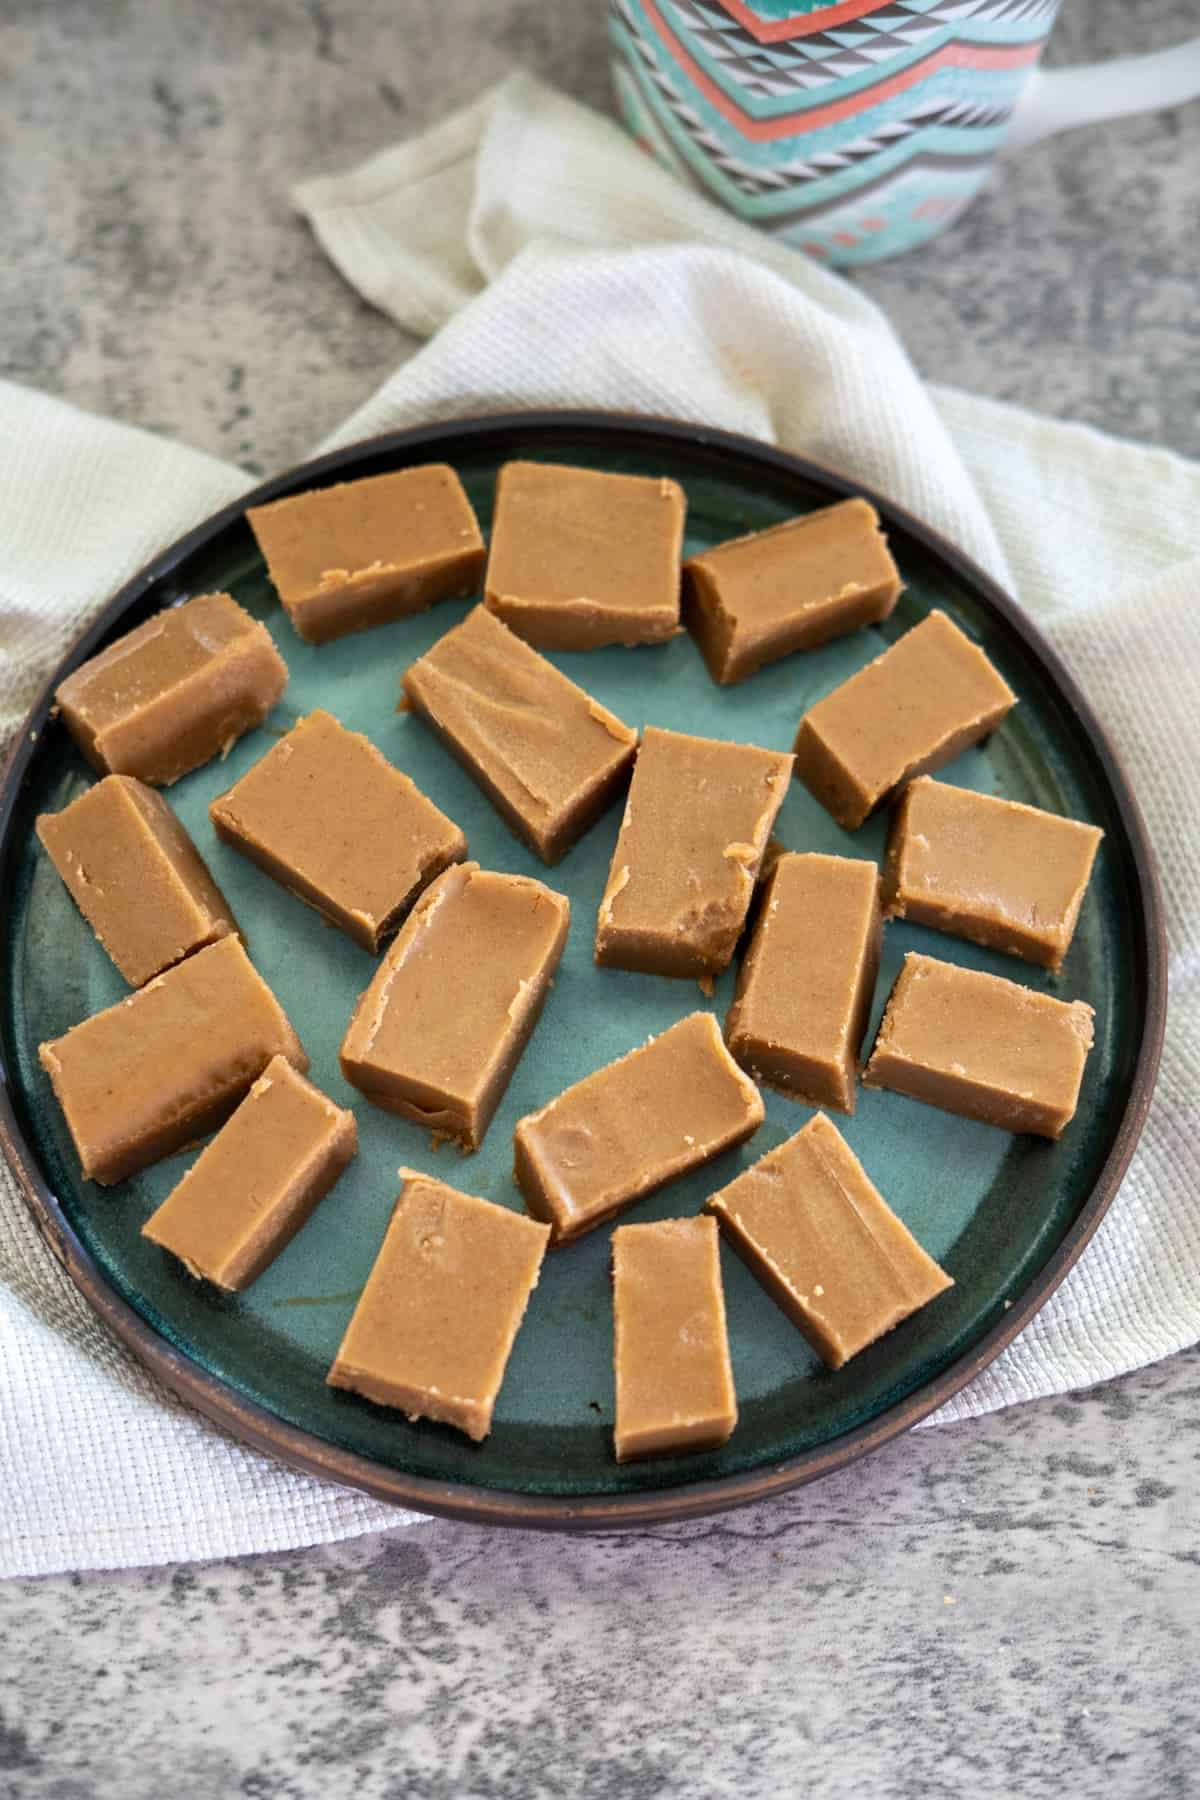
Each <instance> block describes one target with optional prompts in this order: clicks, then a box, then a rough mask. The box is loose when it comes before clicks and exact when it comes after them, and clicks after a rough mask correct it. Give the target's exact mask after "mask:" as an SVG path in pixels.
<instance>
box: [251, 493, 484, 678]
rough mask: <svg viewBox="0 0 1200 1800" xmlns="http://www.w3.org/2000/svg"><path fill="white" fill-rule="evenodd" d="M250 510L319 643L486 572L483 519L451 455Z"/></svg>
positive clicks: (281, 588) (455, 594)
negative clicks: (449, 461) (440, 460)
mask: <svg viewBox="0 0 1200 1800" xmlns="http://www.w3.org/2000/svg"><path fill="white" fill-rule="evenodd" d="M246 517H247V519H248V520H249V521H250V528H251V530H252V531H253V532H254V535H255V537H256V538H257V540H258V547H259V549H260V550H261V551H262V553H263V556H264V557H265V559H266V564H267V570H268V572H269V574H270V577H271V580H272V581H273V582H274V584H275V588H276V592H277V593H278V595H279V598H280V599H281V600H282V602H283V604H284V606H285V608H286V609H287V614H288V617H289V618H290V619H291V621H292V624H293V625H294V626H295V628H296V630H297V632H298V633H299V635H300V636H301V637H302V638H304V639H305V641H306V642H307V643H310V644H324V643H327V642H328V641H329V640H330V639H331V638H339V637H345V636H346V635H347V633H348V632H351V631H366V630H368V629H369V627H371V626H372V625H386V624H388V623H390V622H391V621H392V620H393V619H405V618H407V617H408V616H409V615H410V614H411V613H418V612H424V611H425V610H426V609H427V608H428V607H430V606H433V605H434V604H435V603H436V602H437V601H439V600H459V599H462V598H464V597H465V596H466V595H467V594H470V593H472V592H473V591H474V590H475V588H476V587H478V585H479V578H480V576H481V575H482V574H483V565H484V560H485V557H486V552H485V550H484V545H483V538H482V536H481V534H480V530H479V522H478V520H477V519H476V517H475V513H474V510H473V509H472V506H471V502H470V501H469V500H468V499H467V496H466V492H465V490H464V488H463V484H462V482H461V481H460V480H459V478H458V476H457V475H456V474H455V472H454V470H453V469H452V468H450V467H449V466H448V464H446V463H428V464H425V465H423V466H422V467H420V468H415V469H396V470H393V471H392V473H390V474H388V475H368V476H365V477H364V478H363V479H362V480H361V481H342V482H338V483H337V484H336V485H335V486H333V487H326V488H312V489H310V490H309V491H308V492H307V493H304V494H291V495H289V496H288V498H287V499H285V500H272V501H270V502H269V503H268V504H267V505H266V506H252V507H249V508H248V509H247V512H246Z"/></svg>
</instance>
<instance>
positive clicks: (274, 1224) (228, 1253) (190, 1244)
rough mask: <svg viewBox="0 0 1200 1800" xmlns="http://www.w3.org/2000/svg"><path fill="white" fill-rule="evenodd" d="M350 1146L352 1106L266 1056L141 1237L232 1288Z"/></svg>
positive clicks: (281, 1239) (354, 1143)
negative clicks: (239, 1100)
mask: <svg viewBox="0 0 1200 1800" xmlns="http://www.w3.org/2000/svg"><path fill="white" fill-rule="evenodd" d="M357 1148H358V1128H357V1126H356V1125H355V1123H354V1114H353V1113H352V1112H347V1111H345V1110H344V1108H342V1107H340V1106H335V1105H334V1103H333V1101H332V1100H329V1099H327V1098H326V1096H325V1095H324V1094H322V1093H321V1092H320V1090H319V1089H318V1088H315V1087H314V1086H313V1085H312V1083H311V1082H310V1081H308V1080H306V1079H305V1077H304V1076H303V1075H299V1074H297V1072H296V1070H295V1069H293V1067H292V1065H291V1064H290V1063H289V1062H288V1060H287V1058H286V1057H283V1056H275V1057H272V1059H271V1061H270V1062H269V1063H268V1064H267V1066H266V1068H265V1069H264V1070H263V1072H262V1074H261V1075H260V1076H259V1078H258V1080H257V1081H256V1082H255V1083H254V1086H253V1087H252V1088H251V1089H250V1092H249V1093H248V1094H247V1095H246V1098H245V1099H244V1100H243V1101H242V1103H241V1105H240V1106H239V1107H238V1108H237V1110H236V1111H235V1112H234V1113H233V1114H232V1115H231V1116H230V1118H228V1119H227V1120H226V1122H225V1124H224V1125H222V1127H221V1129H220V1131H218V1133H217V1135H216V1137H215V1138H213V1140H212V1142H211V1143H209V1144H207V1145H206V1146H205V1148H204V1149H203V1150H202V1151H201V1152H200V1155H199V1156H198V1157H197V1159H196V1161H195V1162H194V1163H193V1164H192V1166H191V1168H190V1169H189V1170H188V1172H187V1174H186V1175H185V1176H184V1177H183V1180H182V1181H181V1182H180V1183H179V1184H178V1186H177V1187H175V1188H173V1189H172V1190H171V1192H170V1193H169V1194H168V1195H167V1198H166V1199H165V1200H164V1201H163V1203H162V1205H161V1206H160V1207H159V1208H158V1209H157V1211H155V1212H153V1213H151V1215H150V1217H149V1218H148V1219H147V1220H146V1223H145V1224H144V1225H143V1226H142V1236H143V1237H144V1238H149V1239H150V1240H151V1242H152V1243H155V1244H159V1245H160V1246H161V1247H162V1248H163V1249H164V1250H169V1251H170V1253H171V1255H172V1256H176V1257H178V1258H179V1260H180V1262H181V1263H182V1264H183V1265H184V1267H185V1268H186V1269H188V1270H189V1271H190V1273H191V1274H193V1275H196V1276H199V1277H202V1278H203V1279H204V1280H206V1281H211V1282H213V1283H214V1285H215V1286H216V1287H219V1288H224V1289H226V1290H227V1292H229V1293H237V1292H239V1291H240V1290H241V1289H242V1288H246V1287H249V1285H250V1283H251V1282H252V1281H255V1280H257V1278H258V1277H259V1276H260V1275H261V1274H262V1272H263V1270H264V1269H265V1268H266V1267H267V1265H268V1264H269V1263H272V1262H274V1260H275V1258H276V1257H277V1256H278V1255H279V1252H280V1251H281V1250H282V1249H283V1248H284V1247H285V1245H287V1244H289V1243H290V1242H291V1240H292V1239H293V1238H294V1237H295V1235H296V1233H297V1232H298V1231H299V1229H300V1227H301V1226H302V1225H303V1224H304V1222H305V1221H306V1220H307V1219H308V1218H309V1217H310V1216H311V1214H312V1213H313V1211H314V1209H315V1208H316V1206H317V1203H318V1202H319V1201H321V1200H323V1199H324V1198H325V1195H326V1194H327V1193H328V1192H329V1190H330V1188H331V1187H332V1186H333V1185H334V1183H335V1182H336V1181H337V1179H338V1177H339V1176H340V1175H341V1174H342V1172H343V1170H344V1169H345V1167H346V1165H347V1163H348V1162H349V1161H350V1159H351V1157H352V1156H353V1155H354V1153H355V1151H356V1150H357Z"/></svg>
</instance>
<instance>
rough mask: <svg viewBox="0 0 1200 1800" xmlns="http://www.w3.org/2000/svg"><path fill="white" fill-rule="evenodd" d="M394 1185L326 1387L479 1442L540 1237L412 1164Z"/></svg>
mask: <svg viewBox="0 0 1200 1800" xmlns="http://www.w3.org/2000/svg"><path fill="white" fill-rule="evenodd" d="M400 1179H401V1181H402V1182H403V1184H404V1185H403V1188H402V1189H401V1193H400V1198H399V1199H398V1200H397V1202H396V1209H395V1211H394V1212H393V1214H392V1218H391V1223H390V1224H389V1226H388V1228H387V1234H386V1236H385V1237H384V1240H383V1245H382V1248H381V1249H380V1252H379V1255H378V1256H377V1257H376V1259H375V1266H374V1268H373V1269H372V1270H371V1273H370V1275H369V1277H368V1279H367V1285H366V1287H365V1288H364V1289H363V1291H362V1296H361V1298H360V1299H359V1302H358V1305H357V1306H356V1307H355V1309H354V1316H353V1318H352V1319H351V1320H350V1324H349V1325H348V1327H347V1329H346V1335H345V1337H344V1338H343V1339H342V1342H341V1347H340V1349H339V1350H338V1353H337V1358H336V1360H335V1362H334V1364H333V1367H332V1368H331V1369H330V1371H329V1376H328V1381H329V1385H330V1387H339V1388H350V1389H352V1390H353V1392H354V1393H356V1394H362V1395H363V1396H364V1398H365V1399H367V1400H374V1401H375V1403H376V1404H377V1405H378V1406H395V1407H399V1409H400V1410H401V1411H402V1412H404V1413H406V1414H407V1415H408V1417H409V1418H410V1419H438V1420H440V1421H441V1422H442V1423H443V1424H444V1425H453V1426H455V1427H456V1428H457V1430H459V1431H465V1432H466V1434H467V1436H468V1437H469V1438H474V1440H475V1441H476V1443H478V1442H479V1441H480V1440H481V1439H482V1438H485V1437H486V1436H487V1434H488V1432H489V1431H490V1430H491V1428H492V1410H493V1408H494V1406H495V1404H496V1395H497V1394H498V1393H499V1391H500V1384H501V1382H502V1381H503V1380H504V1370H505V1367H506V1366H507V1363H508V1358H509V1353H510V1352H511V1350H512V1347H513V1341H514V1339H515V1338H516V1335H517V1332H518V1330H519V1329H520V1325H521V1320H522V1319H523V1318H524V1316H525V1308H526V1306H527V1305H528V1303H529V1296H530V1294H531V1293H532V1292H533V1290H534V1288H535V1287H536V1286H537V1281H538V1274H539V1272H540V1270H541V1266H542V1257H543V1255H544V1254H545V1249H546V1240H547V1238H548V1236H549V1232H548V1231H547V1229H546V1227H545V1226H544V1225H539V1224H537V1223H536V1222H535V1221H534V1220H533V1219H527V1218H525V1217H523V1215H522V1214H520V1213H515V1212H509V1211H508V1209H507V1208H506V1207H503V1206H495V1205H493V1203H492V1202H491V1201H490V1200H479V1199H476V1198H475V1196H474V1195H473V1194H461V1193H459V1191H458V1189H457V1188H452V1187H447V1186H446V1185H445V1183H444V1182H441V1181H434V1180H433V1178H432V1177H431V1176H429V1175H422V1174H421V1173H420V1172H419V1171H418V1170H416V1169H401V1170H400Z"/></svg>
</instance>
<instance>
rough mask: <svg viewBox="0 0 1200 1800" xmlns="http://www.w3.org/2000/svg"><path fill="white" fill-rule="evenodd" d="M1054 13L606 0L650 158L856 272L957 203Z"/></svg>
mask: <svg viewBox="0 0 1200 1800" xmlns="http://www.w3.org/2000/svg"><path fill="white" fill-rule="evenodd" d="M1058 3H1059V0H890V3H888V4H882V5H875V6H873V7H871V6H870V0H842V4H841V5H838V6H829V5H824V6H819V7H817V6H809V7H808V8H807V9H806V12H805V14H804V16H803V18H802V19H801V20H800V22H799V23H797V18H796V16H795V14H796V9H795V7H790V8H788V9H786V14H784V10H783V9H781V8H779V7H774V8H773V9H772V10H770V11H769V10H768V9H767V8H766V6H765V5H760V6H759V7H757V8H755V9H754V12H753V14H751V10H750V8H749V7H748V6H747V5H745V4H744V0H615V3H614V5H613V9H612V25H611V32H612V39H613V45H614V50H615V53H616V58H615V65H614V74H615V80H616V87H617V96H618V103H619V105H620V108H621V111H622V113H623V115H624V117H625V121H626V123H627V124H628V126H629V128H630V129H631V130H632V131H633V132H634V134H635V136H637V137H638V138H639V139H640V140H641V141H642V143H643V144H644V145H645V147H646V148H647V149H648V150H649V151H650V152H651V153H652V154H653V155H655V156H656V157H657V158H658V159H659V160H660V161H662V162H664V163H666V164H667V166H668V167H670V168H672V169H673V170H674V171H675V173H676V174H678V175H680V176H682V177H684V178H685V179H688V180H690V181H692V182H694V183H695V184H696V185H698V186H699V187H700V188H701V189H703V190H705V191H707V192H708V193H710V194H711V195H712V196H713V197H714V198H716V199H718V200H720V201H721V202H722V203H723V204H724V205H725V206H727V207H730V208H731V209H732V210H733V211H735V212H736V213H738V214H740V215H741V216H742V217H743V218H746V219H748V220H750V221H751V222H753V223H756V224H759V225H762V226H763V227H764V228H765V229H767V230H770V231H772V232H773V233H775V234H777V235H779V236H781V237H783V238H784V239H785V240H787V241H789V242H795V243H798V244H800V245H801V246H802V247H803V248H805V249H807V250H808V251H810V253H812V254H814V255H817V256H820V257H822V258H824V259H827V260H829V261H830V262H837V263H854V262H865V261H870V260H874V259H875V258H876V257H879V256H883V255H892V254H894V253H895V252H896V251H898V250H902V249H907V248H911V247H912V246H913V245H915V244H917V243H920V242H922V241H923V240H924V239H925V238H927V237H931V236H932V235H933V234H934V232H935V231H938V230H940V229H941V228H942V226H943V225H944V224H945V223H946V221H947V220H948V219H949V218H950V217H952V216H953V215H954V214H955V213H957V212H958V211H960V210H961V209H962V208H963V207H964V206H965V205H966V204H967V202H968V201H969V200H970V199H971V197H972V196H973V195H974V194H975V192H976V191H977V189H978V187H979V185H980V183H981V182H982V180H983V179H984V176H985V174H986V170H987V166H988V164H989V163H990V161H991V160H992V158H993V156H994V155H995V152H996V149H997V148H998V146H999V144H1000V142H1001V141H1002V139H1003V136H1004V133H1005V130H1006V128H1007V124H1008V121H1009V118H1010V116H1011V113H1012V110H1013V107H1014V105H1015V102H1016V99H1017V96H1018V94H1019V92H1020V90H1021V87H1022V86H1023V84H1024V82H1025V80H1026V78H1027V76H1028V74H1029V71H1030V68H1031V67H1032V65H1033V64H1034V63H1035V62H1036V60H1037V59H1038V57H1039V56H1040V54H1041V49H1042V46H1043V45H1044V42H1045V39H1046V36H1047V34H1048V32H1049V30H1050V27H1051V25H1052V24H1053V20H1054V14H1055V12H1056V11H1057V7H1058ZM855 8H857V12H858V14H859V15H860V16H859V17H858V18H857V19H856V20H851V21H850V22H848V23H832V22H831V21H832V20H838V19H844V17H845V15H846V14H847V13H848V12H852V11H854V10H855ZM751 19H753V21H754V23H755V24H756V25H757V27H758V29H759V30H767V31H774V32H775V33H776V34H777V35H776V37H775V39H773V40H771V41H762V40H761V39H760V38H759V37H757V36H756V35H755V31H754V29H753V27H752V25H751V24H750V23H748V21H750V20H751ZM785 29H786V30H788V31H789V32H790V31H792V30H793V29H795V31H796V32H798V33H799V35H796V36H788V37H787V38H782V37H780V36H779V35H778V34H779V33H780V32H781V31H783V30H785Z"/></svg>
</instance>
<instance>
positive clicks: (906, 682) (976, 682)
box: [796, 612, 1016, 831]
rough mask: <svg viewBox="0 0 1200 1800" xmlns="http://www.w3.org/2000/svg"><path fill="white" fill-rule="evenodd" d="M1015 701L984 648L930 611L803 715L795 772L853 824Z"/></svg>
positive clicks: (842, 820)
mask: <svg viewBox="0 0 1200 1800" xmlns="http://www.w3.org/2000/svg"><path fill="white" fill-rule="evenodd" d="M1015 704H1016V695H1015V694H1014V693H1013V692H1012V690H1011V688H1010V687H1009V686H1008V684H1007V682H1005V681H1003V680H1002V679H1001V677H1000V676H999V675H998V674H997V673H996V670H995V669H994V668H993V667H992V665H991V663H990V662H989V661H988V659H987V657H986V656H985V655H984V653H983V651H982V650H980V649H979V647H978V646H977V645H976V644H973V643H972V642H971V640H970V638H969V637H967V636H966V635H965V634H964V633H963V632H961V631H960V630H959V629H958V626H957V625H955V624H954V623H953V621H952V620H950V619H948V618H947V617H946V615H945V613H943V612H931V613H930V614H929V616H928V618H925V619H922V621H921V623H920V624H919V625H914V626H913V628H912V630H911V631H906V632H905V633H904V636H903V637H899V638H897V639H896V641H895V643H894V644H891V645H889V647H888V648H887V649H886V650H885V651H884V652H883V655H882V656H877V657H876V658H875V660H874V662H870V663H868V664H867V665H866V667H865V668H863V669H860V670H859V671H858V673H857V674H856V675H851V677H850V679H849V680H848V681H844V682H843V683H842V685H841V687H837V688H834V690H833V692H832V693H831V694H826V696H825V698H824V699H823V700H818V701H817V704H816V705H815V706H814V707H811V708H810V710H809V711H808V712H807V713H806V714H805V715H804V717H803V719H802V720H801V721H800V730H799V732H798V733H797V736H796V774H797V775H798V776H799V777H800V780H801V781H802V782H803V783H804V784H805V786H806V787H807V788H808V789H809V790H810V791H811V792H812V793H813V794H815V795H816V797H817V799H818V800H819V801H820V802H821V804H822V806H824V807H826V808H827V809H828V810H829V811H830V812H831V813H832V814H833V816H834V818H835V819H836V820H837V822H838V824H839V825H842V826H844V827H845V829H846V830H847V831H855V830H857V828H858V827H859V826H860V825H861V824H862V822H863V820H864V819H865V818H866V817H867V815H868V813H871V812H874V810H875V808H876V807H877V806H882V805H884V804H885V803H886V802H887V801H888V800H890V799H891V798H892V796H893V795H894V794H895V792H896V790H897V789H898V788H900V787H902V786H903V784H904V783H905V782H906V781H909V780H911V779H912V777H913V776H914V775H924V774H928V773H929V771H930V770H932V769H940V768H941V767H942V765H943V763H948V762H949V761H950V759H951V758H952V757H955V756H957V755H958V754H959V752H960V751H962V750H966V749H967V748H968V746H969V745H971V744H977V743H978V742H979V741H980V739H981V738H985V737H987V735H988V733H989V732H991V731H994V730H995V729H996V726H997V725H999V723H1000V721H1001V720H1002V719H1003V718H1004V717H1005V716H1006V715H1007V713H1008V712H1009V710H1010V708H1011V707H1013V706H1014V705H1015Z"/></svg>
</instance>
